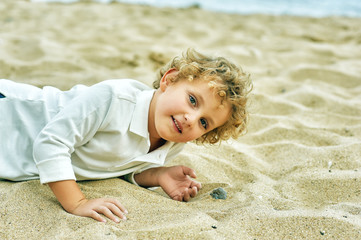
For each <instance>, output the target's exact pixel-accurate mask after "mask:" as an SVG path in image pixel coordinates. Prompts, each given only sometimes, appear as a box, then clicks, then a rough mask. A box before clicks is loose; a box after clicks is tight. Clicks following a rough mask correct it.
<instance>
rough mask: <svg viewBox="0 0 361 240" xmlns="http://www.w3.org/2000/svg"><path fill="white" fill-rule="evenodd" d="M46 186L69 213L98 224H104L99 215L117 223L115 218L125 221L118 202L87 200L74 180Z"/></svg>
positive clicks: (123, 209) (122, 208) (123, 212)
mask: <svg viewBox="0 0 361 240" xmlns="http://www.w3.org/2000/svg"><path fill="white" fill-rule="evenodd" d="M48 185H49V187H50V188H51V190H52V191H53V193H54V195H55V196H56V198H57V199H58V201H59V202H60V204H61V205H62V206H63V208H64V209H65V210H66V211H67V212H69V213H72V214H74V215H78V216H83V217H91V218H94V219H95V220H98V221H100V222H106V220H105V218H103V217H102V216H101V215H100V214H99V213H102V214H103V215H105V216H106V217H108V218H109V219H111V220H113V221H114V222H119V219H118V218H117V217H116V216H118V217H120V218H122V219H124V220H125V219H126V218H125V215H124V214H126V213H127V210H126V209H125V208H124V207H123V206H122V205H121V204H120V202H119V201H118V200H116V199H110V198H99V199H92V200H88V199H86V198H85V196H84V194H83V193H82V192H81V190H80V188H79V186H78V184H77V183H76V182H75V181H74V180H65V181H58V182H51V183H48ZM115 215H116V216H115Z"/></svg>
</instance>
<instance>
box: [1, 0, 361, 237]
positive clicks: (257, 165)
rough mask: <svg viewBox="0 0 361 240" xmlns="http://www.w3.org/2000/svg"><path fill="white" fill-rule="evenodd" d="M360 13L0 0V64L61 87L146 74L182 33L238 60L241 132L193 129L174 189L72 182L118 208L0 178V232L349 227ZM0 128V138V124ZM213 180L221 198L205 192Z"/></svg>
mask: <svg viewBox="0 0 361 240" xmlns="http://www.w3.org/2000/svg"><path fill="white" fill-rule="evenodd" d="M360 26H361V19H360V18H346V17H327V18H309V17H307V18H306V17H292V16H265V15H249V16H244V15H243V16H242V15H234V14H223V13H214V12H207V11H203V10H201V9H197V8H188V9H178V10H175V9H170V8H154V7H149V6H136V5H126V4H119V3H112V4H99V3H76V4H55V3H54V4H46V3H31V2H29V1H21V0H18V1H14V0H3V1H1V2H0V78H6V79H12V80H15V81H18V82H25V83H30V84H34V85H36V86H39V87H41V86H44V85H52V86H55V87H58V88H60V89H63V90H66V89H69V88H70V87H71V86H73V85H75V84H85V85H91V84H94V83H97V82H100V81H103V80H106V79H114V78H134V79H137V80H139V81H142V82H144V83H146V84H148V85H151V83H152V82H153V80H154V78H155V76H156V74H155V73H156V70H157V69H158V68H159V67H160V66H162V65H163V64H164V63H166V62H167V61H169V60H170V59H171V58H172V57H174V56H175V55H179V54H180V53H181V52H183V51H185V50H186V49H187V48H189V47H193V48H195V49H197V50H200V51H203V52H206V53H210V54H217V55H218V54H220V55H224V56H226V57H229V58H231V59H233V60H234V61H235V62H237V63H239V64H240V65H241V66H242V68H243V69H244V70H246V71H247V72H250V73H251V76H252V79H253V81H254V90H253V92H252V95H251V101H250V113H251V114H250V124H249V128H248V133H247V134H246V135H245V136H243V137H241V138H240V139H238V140H231V141H228V142H225V143H222V144H221V145H216V146H213V147H207V146H200V145H196V144H194V143H190V144H188V145H187V147H186V148H185V150H184V151H183V152H182V153H181V155H180V156H179V157H178V158H176V159H175V160H174V161H172V162H171V163H169V165H177V164H184V165H187V166H189V167H192V168H194V169H195V170H196V172H197V175H198V178H197V180H199V181H200V182H201V183H202V185H203V188H202V190H201V191H200V193H199V194H198V195H197V197H195V198H194V199H192V200H191V201H190V202H188V203H182V202H176V201H173V200H170V199H169V198H168V197H167V196H165V194H164V193H163V192H162V191H161V190H160V189H156V190H154V191H151V190H148V189H144V188H140V187H137V186H135V185H132V184H130V183H127V182H125V181H123V180H121V179H117V178H116V179H108V180H101V181H87V182H80V183H79V185H80V187H81V189H82V191H83V192H84V193H85V195H86V196H87V197H89V198H97V197H103V196H108V197H114V198H117V199H119V200H120V201H121V202H122V203H123V204H124V205H125V206H126V207H127V209H128V211H129V214H128V216H127V217H128V220H127V221H123V222H121V223H119V224H116V223H113V222H111V221H108V222H107V223H105V224H104V223H99V222H96V221H95V220H92V219H90V218H84V217H77V216H74V215H71V214H68V213H67V212H65V211H64V210H63V209H62V207H61V206H60V204H59V203H58V202H57V200H56V198H55V196H54V195H53V194H52V192H51V190H50V189H49V187H48V186H46V185H41V184H40V182H39V181H37V180H35V181H28V182H18V183H14V182H8V181H0V239H4V240H5V239H28V240H30V239H258V240H259V239H361V29H360ZM0 117H3V116H0ZM4 137H5V136H2V137H1V138H4ZM0 171H1V169H0ZM218 187H222V188H224V189H225V190H226V191H227V193H228V197H227V199H226V200H216V199H213V198H212V197H211V196H210V193H211V191H212V190H213V189H215V188H218Z"/></svg>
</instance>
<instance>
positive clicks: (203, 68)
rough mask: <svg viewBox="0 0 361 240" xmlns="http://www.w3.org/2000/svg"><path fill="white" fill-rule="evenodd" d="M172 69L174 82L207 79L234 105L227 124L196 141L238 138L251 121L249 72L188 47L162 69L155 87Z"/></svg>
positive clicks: (220, 58) (212, 141)
mask: <svg viewBox="0 0 361 240" xmlns="http://www.w3.org/2000/svg"><path fill="white" fill-rule="evenodd" d="M172 68H175V69H176V70H177V71H178V74H177V76H176V77H175V78H174V79H172V81H174V82H176V81H178V80H182V79H188V80H189V81H193V80H205V81H208V82H209V86H210V87H213V88H214V89H215V90H216V93H217V94H218V95H219V96H220V97H221V99H222V101H227V102H228V103H230V105H231V112H232V113H231V116H230V117H229V119H228V120H227V121H226V123H224V124H223V125H222V126H219V127H217V128H215V129H213V130H211V131H209V132H207V133H206V134H204V135H202V136H201V137H200V138H198V139H196V143H210V144H215V143H217V142H219V141H221V140H227V139H229V138H231V137H232V138H234V139H236V138H238V137H239V136H240V135H242V134H244V133H245V132H246V127H247V124H248V121H249V117H248V112H247V108H246V107H247V100H248V95H249V93H250V91H251V90H252V87H253V85H252V82H251V80H250V76H249V74H248V73H246V72H244V71H243V70H242V69H241V68H239V67H237V66H236V65H235V64H234V63H232V62H230V61H229V60H227V59H225V58H224V57H210V56H206V55H204V54H201V53H199V52H197V51H195V50H194V49H188V50H187V51H186V52H185V53H183V55H182V56H177V57H175V58H174V59H173V60H171V61H170V62H168V63H167V64H166V65H165V66H163V67H162V68H161V69H160V70H159V73H158V76H157V80H155V81H154V82H153V87H154V88H156V89H158V88H159V86H160V80H161V78H162V77H163V75H164V74H165V73H166V72H167V71H168V70H169V69H172Z"/></svg>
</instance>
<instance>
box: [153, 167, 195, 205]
mask: <svg viewBox="0 0 361 240" xmlns="http://www.w3.org/2000/svg"><path fill="white" fill-rule="evenodd" d="M190 177H192V178H196V177H197V176H196V174H195V172H194V171H193V169H191V168H188V167H185V166H174V167H168V168H162V170H161V171H160V173H159V177H158V182H159V185H160V186H161V187H162V188H163V190H164V191H165V192H166V193H167V194H168V196H169V197H170V198H172V199H173V200H177V201H185V202H188V201H189V200H190V198H192V197H195V196H196V195H197V193H198V191H199V190H200V189H201V187H202V185H201V184H200V183H199V182H197V181H194V180H193V179H191V178H190Z"/></svg>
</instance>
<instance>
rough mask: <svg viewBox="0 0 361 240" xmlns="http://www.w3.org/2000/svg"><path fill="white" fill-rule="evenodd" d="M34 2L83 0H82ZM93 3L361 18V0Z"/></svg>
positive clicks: (64, 0) (132, 0) (125, 0)
mask: <svg viewBox="0 0 361 240" xmlns="http://www.w3.org/2000/svg"><path fill="white" fill-rule="evenodd" d="M31 1H32V2H62V3H74V2H79V0H31ZM93 2H99V3H104V4H108V3H111V2H123V3H134V4H145V5H151V6H156V7H174V8H187V7H199V8H202V9H206V10H210V11H216V12H227V13H237V14H270V15H293V16H309V17H327V16H346V17H357V18H359V17H361V0H203V1H202V0H94V1H93Z"/></svg>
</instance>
